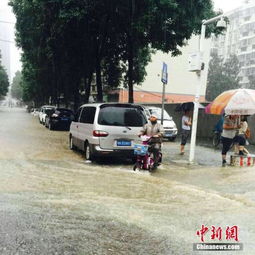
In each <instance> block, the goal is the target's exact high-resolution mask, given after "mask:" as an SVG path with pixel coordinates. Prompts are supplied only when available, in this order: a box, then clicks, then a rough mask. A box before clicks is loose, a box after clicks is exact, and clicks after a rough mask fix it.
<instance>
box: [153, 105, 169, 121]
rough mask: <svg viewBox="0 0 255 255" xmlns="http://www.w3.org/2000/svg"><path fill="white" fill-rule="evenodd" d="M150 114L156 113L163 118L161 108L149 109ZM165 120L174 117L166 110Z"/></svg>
mask: <svg viewBox="0 0 255 255" xmlns="http://www.w3.org/2000/svg"><path fill="white" fill-rule="evenodd" d="M149 111H150V114H153V115H156V117H157V118H158V120H161V109H160V108H155V109H149ZM164 120H172V117H171V116H169V114H168V113H167V111H166V110H164Z"/></svg>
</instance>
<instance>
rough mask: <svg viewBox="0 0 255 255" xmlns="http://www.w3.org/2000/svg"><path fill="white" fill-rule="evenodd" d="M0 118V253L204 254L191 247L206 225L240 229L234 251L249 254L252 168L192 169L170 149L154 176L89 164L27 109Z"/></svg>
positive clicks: (254, 196) (254, 225) (63, 135)
mask: <svg viewBox="0 0 255 255" xmlns="http://www.w3.org/2000/svg"><path fill="white" fill-rule="evenodd" d="M0 117H1V125H0V141H1V147H0V148H1V149H0V169H1V174H0V222H1V224H0V244H1V245H0V254H203V252H197V253H196V252H194V251H193V250H192V245H193V243H198V242H200V238H199V237H198V236H197V235H196V231H197V230H199V229H200V228H201V225H202V224H204V225H205V226H208V227H209V228H210V227H211V226H212V225H213V226H217V227H221V228H222V229H223V230H224V229H226V227H227V226H238V230H239V233H238V237H239V240H240V242H241V243H243V244H244V251H243V252H240V254H245V255H246V254H255V245H254V241H255V217H254V215H255V169H254V168H253V167H251V168H232V167H227V168H221V167H220V166H215V167H213V166H210V164H208V166H205V165H204V166H188V165H187V164H185V163H181V162H179V163H178V161H177V163H176V162H173V161H171V160H168V159H167V153H165V155H166V156H165V157H166V159H165V161H164V164H163V165H162V166H161V167H160V168H159V169H158V170H157V171H156V172H155V173H153V174H149V173H147V172H139V173H137V172H133V171H132V165H131V164H130V163H128V162H125V163H123V162H122V160H119V161H114V162H111V161H109V162H103V163H102V162H101V163H85V161H84V159H83V157H82V154H81V153H79V152H73V151H70V150H69V149H68V132H67V131H49V130H48V129H46V128H45V127H44V126H42V125H40V124H39V121H38V119H37V117H33V116H31V115H30V114H28V113H26V112H25V110H24V109H18V108H15V109H9V108H1V109H0ZM173 146H176V148H178V144H175V145H174V144H173V143H171V144H170V143H167V144H166V145H164V150H165V151H166V152H167V150H168V149H169V148H170V147H171V148H173ZM168 147H169V148H168ZM201 150H202V151H203V149H201ZM204 150H206V149H204ZM208 160H209V159H208ZM210 235H211V233H210V232H208V233H207V234H206V236H205V240H206V241H207V242H213V240H211V238H210ZM222 239H223V240H222V241H218V242H219V243H220V242H224V239H225V236H224V233H223V237H222ZM233 242H235V241H233ZM204 254H218V253H217V252H212V253H210V252H205V253H204ZM219 254H222V252H221V253H219ZM224 254H233V252H230V253H228V252H224ZM234 254H238V252H235V253H234Z"/></svg>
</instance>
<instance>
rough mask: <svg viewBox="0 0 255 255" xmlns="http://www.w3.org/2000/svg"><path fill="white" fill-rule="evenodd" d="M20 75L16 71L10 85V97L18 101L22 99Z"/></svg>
mask: <svg viewBox="0 0 255 255" xmlns="http://www.w3.org/2000/svg"><path fill="white" fill-rule="evenodd" d="M22 91H23V89H22V74H21V72H20V71H17V72H16V73H15V76H14V78H13V81H12V84H11V96H12V97H13V98H16V99H18V100H21V99H22V94H23V93H22Z"/></svg>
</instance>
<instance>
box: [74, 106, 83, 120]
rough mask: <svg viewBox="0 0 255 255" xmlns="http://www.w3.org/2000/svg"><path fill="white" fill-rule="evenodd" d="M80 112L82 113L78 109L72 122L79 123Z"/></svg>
mask: <svg viewBox="0 0 255 255" xmlns="http://www.w3.org/2000/svg"><path fill="white" fill-rule="evenodd" d="M81 111H82V108H80V109H79V110H78V112H76V113H75V116H74V122H79V117H80V115H81Z"/></svg>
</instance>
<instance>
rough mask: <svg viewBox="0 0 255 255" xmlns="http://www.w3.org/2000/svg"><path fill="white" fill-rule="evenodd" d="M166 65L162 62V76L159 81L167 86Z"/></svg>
mask: <svg viewBox="0 0 255 255" xmlns="http://www.w3.org/2000/svg"><path fill="white" fill-rule="evenodd" d="M167 76H168V75H167V64H166V63H165V62H163V68H162V75H161V81H162V82H163V83H164V84H167Z"/></svg>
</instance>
